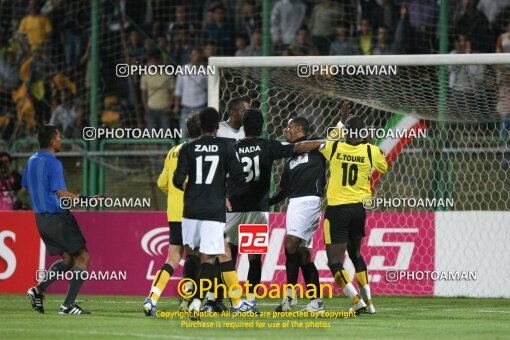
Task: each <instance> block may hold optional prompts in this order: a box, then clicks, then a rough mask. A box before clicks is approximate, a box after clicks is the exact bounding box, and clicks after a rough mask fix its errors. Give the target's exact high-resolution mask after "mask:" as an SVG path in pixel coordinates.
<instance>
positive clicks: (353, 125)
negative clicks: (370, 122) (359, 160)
mask: <svg viewBox="0 0 510 340" xmlns="http://www.w3.org/2000/svg"><path fill="white" fill-rule="evenodd" d="M364 127H365V122H364V121H363V119H362V118H361V117H359V116H351V117H349V118H347V120H346V121H345V128H346V129H347V136H348V137H347V142H349V143H352V144H359V143H361V142H362V138H356V136H360V135H361V131H362V129H363V128H364ZM351 136H354V137H351Z"/></svg>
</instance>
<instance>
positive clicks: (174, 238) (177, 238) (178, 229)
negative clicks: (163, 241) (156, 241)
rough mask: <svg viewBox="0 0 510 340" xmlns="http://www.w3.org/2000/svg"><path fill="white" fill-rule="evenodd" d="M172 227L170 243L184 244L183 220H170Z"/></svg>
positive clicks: (175, 244) (169, 224)
mask: <svg viewBox="0 0 510 340" xmlns="http://www.w3.org/2000/svg"><path fill="white" fill-rule="evenodd" d="M168 226H169V227H170V244H171V245H173V246H182V224H181V222H168Z"/></svg>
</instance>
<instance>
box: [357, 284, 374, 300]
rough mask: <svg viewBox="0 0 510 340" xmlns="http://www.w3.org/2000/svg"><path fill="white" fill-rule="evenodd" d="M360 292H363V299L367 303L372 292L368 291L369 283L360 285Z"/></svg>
mask: <svg viewBox="0 0 510 340" xmlns="http://www.w3.org/2000/svg"><path fill="white" fill-rule="evenodd" d="M360 291H361V294H363V299H364V300H365V301H366V302H367V303H369V302H370V300H372V294H371V293H370V285H366V286H363V287H361V289H360Z"/></svg>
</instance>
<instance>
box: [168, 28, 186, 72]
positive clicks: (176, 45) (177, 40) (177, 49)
mask: <svg viewBox="0 0 510 340" xmlns="http://www.w3.org/2000/svg"><path fill="white" fill-rule="evenodd" d="M170 46H171V50H170V55H171V56H172V59H173V61H174V62H175V63H177V64H178V65H185V64H188V63H189V56H190V54H191V46H190V42H189V35H188V32H187V31H186V30H178V31H176V32H175V34H174V42H173V44H171V45H170Z"/></svg>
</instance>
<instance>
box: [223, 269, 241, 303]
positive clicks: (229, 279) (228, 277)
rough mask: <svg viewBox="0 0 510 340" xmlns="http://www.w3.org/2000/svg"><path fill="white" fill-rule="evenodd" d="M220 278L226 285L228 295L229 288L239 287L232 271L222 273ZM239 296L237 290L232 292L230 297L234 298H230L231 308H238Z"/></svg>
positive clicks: (235, 275) (239, 293) (239, 292)
mask: <svg viewBox="0 0 510 340" xmlns="http://www.w3.org/2000/svg"><path fill="white" fill-rule="evenodd" d="M221 278H222V279H223V282H225V284H226V285H227V289H228V291H229V293H230V292H231V290H230V287H240V285H239V278H238V277H237V273H236V272H235V271H234V270H233V271H229V272H222V273H221ZM241 294H242V291H239V289H237V290H234V291H232V295H234V297H232V296H230V301H231V302H232V306H234V307H235V306H238V305H239V303H240V302H241Z"/></svg>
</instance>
